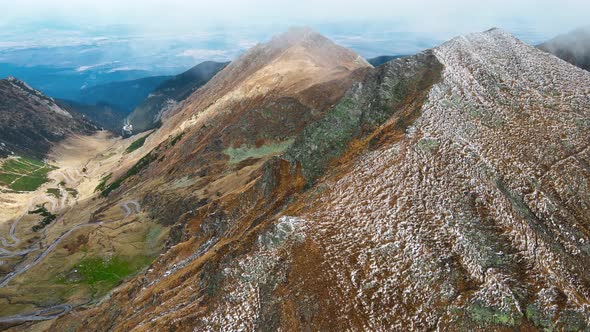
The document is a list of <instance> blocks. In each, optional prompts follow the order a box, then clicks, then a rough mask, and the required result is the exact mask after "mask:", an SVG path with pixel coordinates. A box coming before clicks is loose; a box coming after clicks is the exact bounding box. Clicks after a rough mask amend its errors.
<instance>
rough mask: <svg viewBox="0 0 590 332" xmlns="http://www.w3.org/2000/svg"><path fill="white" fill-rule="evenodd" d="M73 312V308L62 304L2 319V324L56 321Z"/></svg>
mask: <svg viewBox="0 0 590 332" xmlns="http://www.w3.org/2000/svg"><path fill="white" fill-rule="evenodd" d="M70 310H72V306H71V305H69V304H61V305H57V306H55V307H51V308H46V309H41V310H37V311H34V312H30V313H27V314H22V315H14V316H9V317H4V318H0V324H1V323H4V324H7V323H8V324H19V323H24V322H30V321H42V320H50V319H55V318H58V317H60V316H63V315H65V314H67V313H68V312H70Z"/></svg>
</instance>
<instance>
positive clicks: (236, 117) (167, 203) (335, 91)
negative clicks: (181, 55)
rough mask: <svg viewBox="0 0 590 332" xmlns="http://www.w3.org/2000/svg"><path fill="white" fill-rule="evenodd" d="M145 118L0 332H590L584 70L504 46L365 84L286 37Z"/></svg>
mask: <svg viewBox="0 0 590 332" xmlns="http://www.w3.org/2000/svg"><path fill="white" fill-rule="evenodd" d="M160 119H161V122H162V124H161V126H160V127H159V128H157V129H155V130H154V131H153V132H151V133H150V134H149V136H145V135H144V136H142V137H141V138H140V139H141V144H136V146H134V149H130V148H127V149H126V150H125V147H126V146H127V144H131V145H133V144H134V143H135V142H133V143H131V142H130V141H129V140H127V141H124V143H122V142H119V143H116V142H115V143H113V144H114V145H112V146H113V147H105V150H104V152H103V153H102V154H101V155H100V156H99V157H95V158H92V159H91V161H90V162H89V163H88V165H90V166H89V172H88V174H89V175H87V176H86V178H87V179H88V180H87V181H89V183H91V184H93V185H96V189H95V191H93V192H88V191H86V194H85V195H86V196H83V197H86V199H85V200H79V201H78V203H77V204H76V205H75V206H70V207H69V208H67V209H65V210H63V211H62V212H59V218H60V219H59V222H56V223H55V225H52V226H49V228H48V231H46V232H45V233H44V234H43V235H42V236H41V235H39V237H38V238H36V239H37V241H39V243H41V244H42V245H41V246H40V248H39V250H40V251H39V252H38V253H36V254H35V255H36V256H35V257H37V258H34V259H33V258H28V257H27V258H24V259H23V261H22V262H24V263H21V262H20V261H16V262H14V265H13V266H14V269H13V272H10V271H7V272H6V276H5V277H4V278H3V279H2V280H0V299H2V301H4V302H3V305H4V304H8V303H10V304H12V305H14V304H18V306H19V307H18V308H16V307H12V308H15V309H10V310H8V309H4V312H5V313H6V314H10V315H12V316H10V317H11V318H10V319H8V320H7V319H0V324H5V326H6V327H7V328H12V329H13V330H18V329H23V328H31V329H37V330H50V331H299V330H303V331H410V330H416V331H432V330H441V331H492V330H493V331H513V330H517V331H520V330H522V331H528V330H533V331H535V330H539V331H585V330H588V329H590V306H589V301H590V271H589V268H590V166H589V165H590V150H589V142H590V141H589V138H590V73H589V72H587V71H585V70H582V69H580V68H577V67H574V66H572V65H570V64H568V63H567V62H565V61H563V60H561V59H559V58H557V57H555V56H553V55H551V54H548V53H545V52H543V51H541V50H539V49H537V48H535V47H533V46H530V45H527V44H525V43H523V42H521V41H520V40H518V39H517V38H515V37H514V36H512V35H511V34H509V33H507V32H505V31H502V30H500V29H492V30H489V31H485V32H482V33H475V34H470V35H465V36H461V37H457V38H455V39H452V40H450V41H448V42H446V43H444V44H442V45H440V46H438V47H436V48H433V49H430V50H426V51H423V52H421V53H418V54H416V55H413V56H408V57H403V58H398V59H394V60H391V61H389V62H387V63H385V64H382V65H380V66H379V67H376V68H374V67H373V66H371V65H370V64H369V63H367V62H366V61H365V60H363V59H362V58H361V57H359V56H358V55H357V54H355V53H354V52H353V51H351V50H348V49H346V48H343V47H341V46H338V45H336V44H335V43H333V42H332V41H330V40H329V39H327V38H325V37H323V36H321V35H319V34H318V33H316V32H314V31H312V30H310V29H293V30H290V31H289V32H287V33H285V34H282V35H279V36H277V37H275V38H273V39H271V40H270V41H269V42H268V43H265V44H259V45H257V46H255V47H254V48H252V49H251V50H250V51H248V52H246V53H245V54H243V55H242V56H241V57H240V58H238V59H237V60H235V61H233V62H232V63H230V64H229V65H227V66H226V67H224V68H223V69H222V70H221V71H219V72H218V73H216V74H215V75H214V76H213V77H212V78H211V79H210V80H209V81H208V82H207V83H206V84H205V85H204V86H202V87H200V88H199V89H198V90H196V91H194V92H193V93H192V94H191V95H190V96H188V97H187V98H186V99H184V100H183V101H182V102H180V103H178V105H176V106H175V107H171V108H167V109H166V110H164V111H163V112H162V114H161V117H160ZM130 140H132V139H130ZM70 144H73V143H70ZM109 149H110V150H109ZM123 151H126V152H123ZM94 165H96V166H94ZM92 174H96V176H95V178H92V176H93V175H92ZM83 183H84V182H83ZM89 186H90V185H88V186H87V187H89ZM84 188H85V187H84ZM52 227H54V228H55V230H52V229H54V228H52ZM17 235H18V234H17ZM31 242H33V241H31ZM21 249H22V248H21ZM146 253H149V254H146ZM41 260H43V261H42V262H41ZM27 262H33V263H34V264H39V265H37V266H32V267H30V263H28V264H29V265H25V264H27ZM23 266H25V267H26V269H24V268H23ZM123 266H126V267H128V268H124V267H123ZM131 267H133V268H131ZM42 268H43V271H41V269H42ZM23 269H24V270H23ZM14 271H16V272H14ZM96 271H110V272H112V273H113V274H115V275H121V276H124V277H121V278H111V277H110V276H109V277H104V275H103V274H101V273H102V272H101V273H96ZM15 273H18V274H17V275H15ZM101 278H103V279H101ZM41 285H42V286H43V288H41V287H40V286H41ZM17 289H18V290H19V293H18V294H17V293H16V290H17ZM27 292H28V293H27ZM35 292H38V293H37V294H36V298H37V299H38V298H41V297H42V299H43V300H42V301H41V300H36V302H35V301H33V302H31V301H30V297H27V294H29V296H30V295H31V294H35ZM31 303H33V304H31ZM48 308H49V309H48ZM50 309H51V310H53V311H51V312H49V313H44V312H40V311H39V310H50ZM55 312H58V313H57V314H56V313H55ZM43 315H45V316H48V317H49V318H47V319H45V320H44V321H43V322H41V323H38V321H41V320H43V319H35V318H38V317H40V316H43ZM31 317H32V318H31Z"/></svg>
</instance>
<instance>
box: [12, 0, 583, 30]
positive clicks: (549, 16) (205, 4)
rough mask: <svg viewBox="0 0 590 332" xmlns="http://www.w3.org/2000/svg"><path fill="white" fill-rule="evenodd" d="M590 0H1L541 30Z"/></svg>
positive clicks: (136, 19) (67, 12)
mask: <svg viewBox="0 0 590 332" xmlns="http://www.w3.org/2000/svg"><path fill="white" fill-rule="evenodd" d="M589 12H590V1H588V0H559V1H556V0H551V1H548V0H487V1H474V0H447V1H444V0H412V1H408V0H403V1H400V0H355V1H346V0H207V1H201V0H196V1H194V0H193V1H187V0H18V1H10V0H0V22H1V23H0V24H3V25H14V24H19V23H23V22H27V23H31V22H42V23H44V24H46V23H53V24H56V23H62V24H66V23H67V24H92V25H100V24H115V23H130V24H133V25H135V26H136V28H137V29H140V30H145V31H177V30H183V29H189V28H190V29H201V28H206V27H207V26H211V25H227V24H232V23H233V24H236V25H247V24H256V23H262V24H275V23H285V22H292V23H293V24H313V23H317V22H323V21H324V22H325V21H343V20H351V19H354V20H368V21H370V20H382V19H392V18H402V19H403V20H404V22H405V23H406V24H407V27H408V28H409V29H412V30H413V31H432V30H436V29H441V30H445V31H463V30H468V29H481V28H482V27H483V26H489V25H501V24H505V22H506V21H509V20H513V21H519V22H524V23H526V24H529V25H530V26H531V28H532V29H536V30H541V31H550V32H551V31H567V30H569V29H572V28H574V27H576V26H580V25H584V24H588V23H587V22H588V16H587V15H588V13H589Z"/></svg>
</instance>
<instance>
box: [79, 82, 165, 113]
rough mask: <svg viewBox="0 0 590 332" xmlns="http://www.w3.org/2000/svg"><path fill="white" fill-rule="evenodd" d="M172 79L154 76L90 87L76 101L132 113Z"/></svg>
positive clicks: (83, 90) (82, 91)
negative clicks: (159, 87)
mask: <svg viewBox="0 0 590 332" xmlns="http://www.w3.org/2000/svg"><path fill="white" fill-rule="evenodd" d="M170 78H171V77H170V76H152V77H144V78H140V79H136V80H131V81H119V82H112V83H107V84H103V85H97V86H93V87H88V88H84V89H82V90H80V95H79V96H78V97H77V98H75V99H74V100H75V101H78V102H80V103H83V104H89V105H97V104H100V103H104V104H108V105H112V106H115V107H117V108H119V109H121V110H123V111H125V112H127V113H131V111H133V109H134V108H135V107H137V105H139V104H140V103H141V102H142V101H143V100H144V99H145V98H147V96H148V95H149V94H150V93H151V92H152V91H154V89H156V87H158V86H159V85H160V84H161V83H162V82H164V81H166V80H168V79H170Z"/></svg>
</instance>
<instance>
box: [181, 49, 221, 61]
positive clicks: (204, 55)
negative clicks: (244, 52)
mask: <svg viewBox="0 0 590 332" xmlns="http://www.w3.org/2000/svg"><path fill="white" fill-rule="evenodd" d="M230 53H231V52H230V51H224V50H208V49H189V50H185V51H183V52H182V53H179V54H178V55H177V56H179V57H188V58H193V59H194V60H207V59H224V60H225V59H229V58H230V57H229V55H230Z"/></svg>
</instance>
